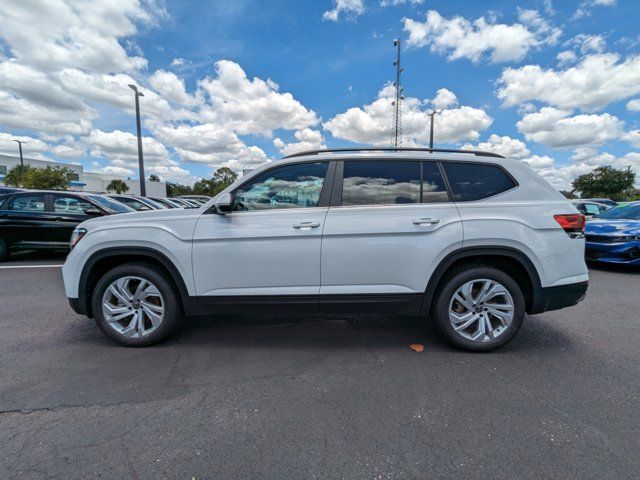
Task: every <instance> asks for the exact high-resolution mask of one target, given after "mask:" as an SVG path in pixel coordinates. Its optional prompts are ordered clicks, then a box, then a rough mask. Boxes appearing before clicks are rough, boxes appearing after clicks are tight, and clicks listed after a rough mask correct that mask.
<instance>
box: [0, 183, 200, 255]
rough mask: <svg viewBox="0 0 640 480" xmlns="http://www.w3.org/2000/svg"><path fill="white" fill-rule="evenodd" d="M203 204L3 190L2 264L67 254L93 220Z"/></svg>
mask: <svg viewBox="0 0 640 480" xmlns="http://www.w3.org/2000/svg"><path fill="white" fill-rule="evenodd" d="M203 198H206V197H203ZM161 200H162V202H161ZM204 203H205V202H204V201H203V199H202V198H199V199H181V198H177V199H171V198H169V199H165V198H157V199H154V198H146V197H138V196H133V195H100V194H94V193H84V192H66V191H46V190H24V189H18V188H9V187H0V260H4V259H5V258H6V257H7V256H8V255H9V254H10V253H11V252H13V251H18V250H68V249H69V239H70V238H71V234H72V232H73V230H74V229H75V227H76V226H77V225H78V224H80V223H82V222H84V221H85V220H88V219H90V218H94V217H100V216H105V215H114V214H120V213H130V212H135V211H149V210H161V209H167V208H199V207H201V206H202V205H203V204H204Z"/></svg>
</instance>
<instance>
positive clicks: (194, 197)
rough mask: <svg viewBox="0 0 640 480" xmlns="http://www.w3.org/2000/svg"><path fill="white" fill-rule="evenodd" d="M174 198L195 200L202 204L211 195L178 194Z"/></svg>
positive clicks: (209, 198)
mask: <svg viewBox="0 0 640 480" xmlns="http://www.w3.org/2000/svg"><path fill="white" fill-rule="evenodd" d="M176 198H184V199H185V200H195V201H196V202H200V203H201V204H202V205H204V204H205V203H207V202H208V201H209V200H211V198H213V197H210V196H208V195H180V196H178V197H176Z"/></svg>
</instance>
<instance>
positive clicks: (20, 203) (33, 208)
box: [7, 193, 44, 212]
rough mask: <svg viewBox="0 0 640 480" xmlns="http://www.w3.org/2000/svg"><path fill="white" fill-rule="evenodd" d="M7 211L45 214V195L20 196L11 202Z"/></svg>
mask: <svg viewBox="0 0 640 480" xmlns="http://www.w3.org/2000/svg"><path fill="white" fill-rule="evenodd" d="M7 210H20V211H23V212H44V194H41V193H34V194H32V195H18V196H15V197H13V198H12V199H11V200H9V204H8V205H7Z"/></svg>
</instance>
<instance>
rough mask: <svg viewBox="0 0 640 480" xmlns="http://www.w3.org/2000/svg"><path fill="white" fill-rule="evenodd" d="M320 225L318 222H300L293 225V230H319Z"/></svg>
mask: <svg viewBox="0 0 640 480" xmlns="http://www.w3.org/2000/svg"><path fill="white" fill-rule="evenodd" d="M319 226H320V223H318V222H300V223H296V224H294V225H293V228H297V229H298V230H311V229H312V228H318V227H319Z"/></svg>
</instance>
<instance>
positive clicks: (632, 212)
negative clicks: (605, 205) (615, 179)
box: [597, 203, 640, 220]
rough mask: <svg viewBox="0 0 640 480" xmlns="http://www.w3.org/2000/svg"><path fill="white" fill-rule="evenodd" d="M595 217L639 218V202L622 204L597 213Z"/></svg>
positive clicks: (611, 218)
mask: <svg viewBox="0 0 640 480" xmlns="http://www.w3.org/2000/svg"><path fill="white" fill-rule="evenodd" d="M597 218H604V219H609V220H640V203H632V204H630V205H622V206H620V207H615V208H612V209H611V210H607V211H606V212H603V213H601V214H600V215H598V217H597Z"/></svg>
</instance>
